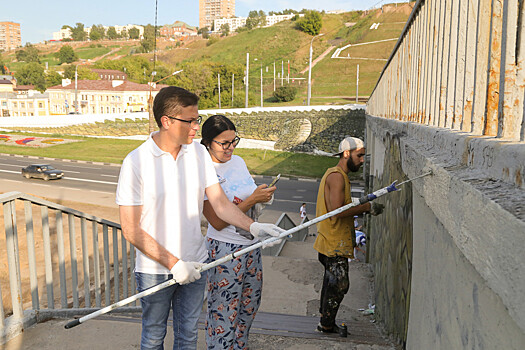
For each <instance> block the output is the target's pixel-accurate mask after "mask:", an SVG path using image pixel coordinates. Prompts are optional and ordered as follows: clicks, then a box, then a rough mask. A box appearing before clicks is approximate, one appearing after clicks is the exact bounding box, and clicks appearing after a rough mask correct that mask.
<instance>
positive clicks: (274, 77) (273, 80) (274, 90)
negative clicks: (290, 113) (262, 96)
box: [273, 61, 275, 91]
mask: <svg viewBox="0 0 525 350" xmlns="http://www.w3.org/2000/svg"><path fill="white" fill-rule="evenodd" d="M273 91H275V61H274V62H273Z"/></svg>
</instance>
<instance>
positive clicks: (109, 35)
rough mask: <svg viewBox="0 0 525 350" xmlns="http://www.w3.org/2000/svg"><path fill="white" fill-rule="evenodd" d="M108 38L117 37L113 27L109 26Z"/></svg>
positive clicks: (113, 38)
mask: <svg viewBox="0 0 525 350" xmlns="http://www.w3.org/2000/svg"><path fill="white" fill-rule="evenodd" d="M107 36H108V39H110V40H115V39H117V38H118V33H117V30H116V29H115V27H109V28H108V32H107Z"/></svg>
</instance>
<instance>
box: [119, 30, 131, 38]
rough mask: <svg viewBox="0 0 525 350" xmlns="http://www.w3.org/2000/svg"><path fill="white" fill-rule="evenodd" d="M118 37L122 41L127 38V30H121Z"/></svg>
mask: <svg viewBox="0 0 525 350" xmlns="http://www.w3.org/2000/svg"><path fill="white" fill-rule="evenodd" d="M119 37H120V38H122V39H127V38H129V34H128V30H127V29H126V28H123V29H122V31H121V32H120V35H119Z"/></svg>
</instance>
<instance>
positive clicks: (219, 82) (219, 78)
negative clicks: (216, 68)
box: [217, 74, 221, 109]
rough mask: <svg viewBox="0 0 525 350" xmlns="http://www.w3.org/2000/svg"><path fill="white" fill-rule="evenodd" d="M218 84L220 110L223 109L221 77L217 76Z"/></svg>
mask: <svg viewBox="0 0 525 350" xmlns="http://www.w3.org/2000/svg"><path fill="white" fill-rule="evenodd" d="M217 84H218V86H219V109H221V75H220V74H217Z"/></svg>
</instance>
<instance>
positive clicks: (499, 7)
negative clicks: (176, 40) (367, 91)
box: [367, 0, 525, 141]
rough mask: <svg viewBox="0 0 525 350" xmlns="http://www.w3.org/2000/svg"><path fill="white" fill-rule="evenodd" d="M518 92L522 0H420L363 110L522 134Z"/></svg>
mask: <svg viewBox="0 0 525 350" xmlns="http://www.w3.org/2000/svg"><path fill="white" fill-rule="evenodd" d="M524 100H525V5H524V2H523V1H521V0H502V1H492V0H471V1H461V0H430V1H424V0H419V1H418V2H417V3H416V5H415V7H414V9H413V11H412V13H411V15H410V18H409V20H408V22H407V24H406V25H405V28H404V30H403V33H402V34H401V36H400V38H399V40H398V42H397V44H396V46H395V48H394V51H393V52H392V55H391V56H390V58H389V60H388V62H387V64H386V65H385V67H384V69H383V71H382V73H381V76H380V79H379V81H378V83H377V85H376V87H375V88H374V91H373V93H372V95H371V97H370V100H369V102H368V107H367V113H368V114H370V115H374V116H378V117H384V118H391V119H398V120H401V121H411V122H417V123H422V124H426V125H431V126H437V127H442V128H447V129H452V130H458V131H464V132H470V133H472V134H474V135H484V136H495V137H497V138H501V139H506V140H511V141H524V140H525V123H524Z"/></svg>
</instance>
